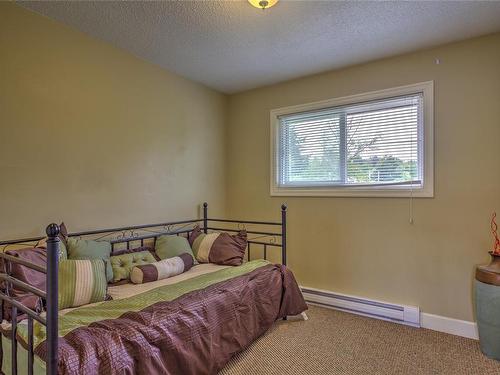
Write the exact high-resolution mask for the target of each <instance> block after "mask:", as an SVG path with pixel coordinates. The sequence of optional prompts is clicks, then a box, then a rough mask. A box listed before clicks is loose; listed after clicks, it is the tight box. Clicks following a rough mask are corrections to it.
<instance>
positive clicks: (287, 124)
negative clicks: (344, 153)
mask: <svg viewBox="0 0 500 375" xmlns="http://www.w3.org/2000/svg"><path fill="white" fill-rule="evenodd" d="M339 123H340V116H339V115H338V114H336V113H335V112H334V111H318V112H311V113H303V114H295V115H291V116H286V117H283V118H280V125H281V126H280V153H279V158H280V169H281V173H280V177H281V181H280V185H300V186H302V185H304V184H318V183H319V184H322V183H324V182H325V181H326V182H329V183H332V182H337V183H341V182H342V181H341V165H340V159H341V158H340V152H341V150H340V148H341V145H340V127H339Z"/></svg>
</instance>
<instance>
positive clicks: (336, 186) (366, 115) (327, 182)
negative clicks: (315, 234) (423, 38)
mask: <svg viewBox="0 0 500 375" xmlns="http://www.w3.org/2000/svg"><path fill="white" fill-rule="evenodd" d="M432 96H433V83H432V82H427V83H422V84H416V85H411V86H405V87H398V88H395V89H389V90H382V91H377V92H371V93H367V94H361V95H355V96H350V97H345V98H339V99H333V100H328V101H324V102H320V103H312V104H307V105H301V106H295V107H288V108H281V109H277V110H273V111H271V125H272V126H271V128H272V131H271V152H272V155H273V157H272V166H271V167H272V168H271V171H272V173H271V175H272V179H271V195H299V196H300V195H311V196H396V197H398V196H410V195H411V196H415V197H432V196H433V170H432V156H433V155H432V151H433V145H432V132H433V130H432V117H433V114H432V107H433V97H432Z"/></svg>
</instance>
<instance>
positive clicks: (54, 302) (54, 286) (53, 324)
mask: <svg viewBox="0 0 500 375" xmlns="http://www.w3.org/2000/svg"><path fill="white" fill-rule="evenodd" d="M45 232H46V233H47V236H48V239H47V274H46V285H47V299H46V304H47V325H46V329H47V361H46V363H47V374H49V375H56V374H57V363H58V358H57V351H58V327H57V326H58V322H57V320H58V296H59V292H58V265H57V263H58V259H59V233H60V232H61V229H60V228H59V225H57V224H54V223H52V224H50V225H49V226H47V228H46V230H45Z"/></svg>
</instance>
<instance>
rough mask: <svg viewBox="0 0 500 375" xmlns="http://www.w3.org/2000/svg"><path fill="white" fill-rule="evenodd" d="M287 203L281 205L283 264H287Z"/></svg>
mask: <svg viewBox="0 0 500 375" xmlns="http://www.w3.org/2000/svg"><path fill="white" fill-rule="evenodd" d="M286 209H287V207H286V204H285V203H283V204H282V205H281V264H283V265H284V266H286Z"/></svg>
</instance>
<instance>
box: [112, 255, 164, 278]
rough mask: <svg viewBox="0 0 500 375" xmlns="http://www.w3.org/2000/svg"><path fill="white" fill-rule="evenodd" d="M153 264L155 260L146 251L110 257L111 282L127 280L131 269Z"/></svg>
mask: <svg viewBox="0 0 500 375" xmlns="http://www.w3.org/2000/svg"><path fill="white" fill-rule="evenodd" d="M154 262H156V259H155V257H154V256H153V254H151V252H149V251H148V250H145V251H139V252H137V253H127V254H121V255H115V256H112V257H111V267H112V268H113V281H115V282H116V281H120V280H124V279H129V278H130V271H131V270H132V268H134V267H135V266H140V265H143V264H149V263H154Z"/></svg>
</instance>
